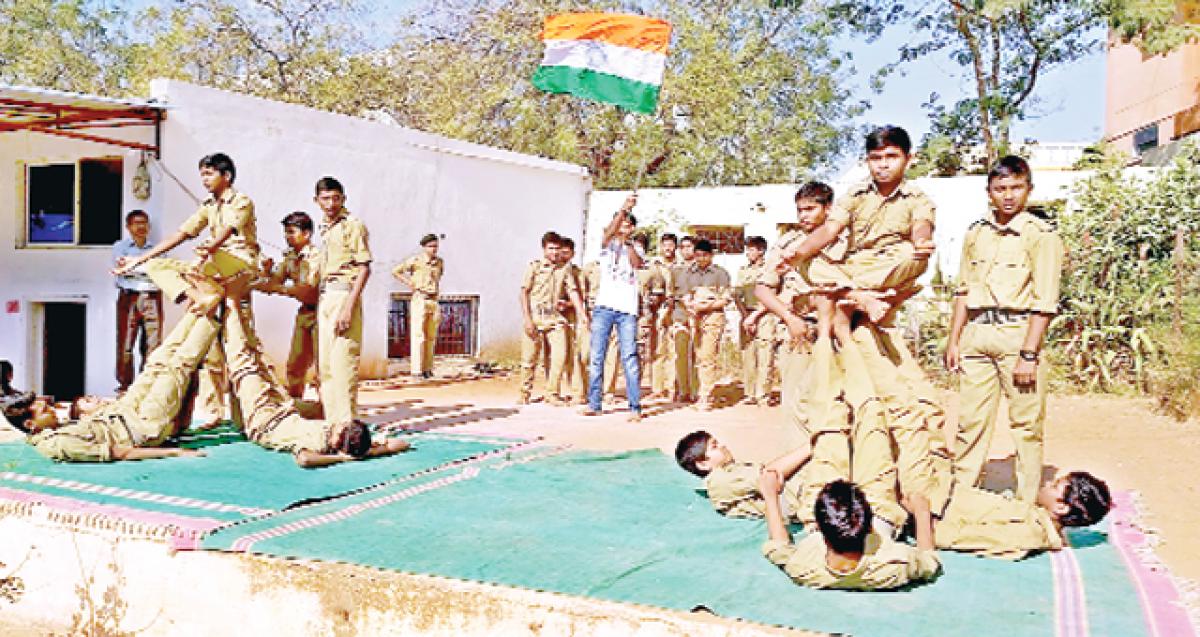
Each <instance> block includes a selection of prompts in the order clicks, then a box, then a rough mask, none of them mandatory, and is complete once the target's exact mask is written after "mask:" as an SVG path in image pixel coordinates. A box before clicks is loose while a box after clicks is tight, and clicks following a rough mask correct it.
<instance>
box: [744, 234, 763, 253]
mask: <svg viewBox="0 0 1200 637" xmlns="http://www.w3.org/2000/svg"><path fill="white" fill-rule="evenodd" d="M746 247H747V248H758V249H759V250H762V251H763V252H766V251H767V240H766V239H764V238H762V237H750V238H748V239H746Z"/></svg>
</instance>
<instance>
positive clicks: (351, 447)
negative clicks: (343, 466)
mask: <svg viewBox="0 0 1200 637" xmlns="http://www.w3.org/2000/svg"><path fill="white" fill-rule="evenodd" d="M337 449H338V451H341V452H342V453H345V454H348V455H349V456H350V457H352V458H366V457H367V452H368V451H370V450H371V430H370V429H369V428H368V427H367V424H366V423H364V422H363V421H361V420H355V421H354V422H351V423H350V424H349V425H347V426H346V427H345V428H343V429H342V432H341V434H339V435H338V439H337Z"/></svg>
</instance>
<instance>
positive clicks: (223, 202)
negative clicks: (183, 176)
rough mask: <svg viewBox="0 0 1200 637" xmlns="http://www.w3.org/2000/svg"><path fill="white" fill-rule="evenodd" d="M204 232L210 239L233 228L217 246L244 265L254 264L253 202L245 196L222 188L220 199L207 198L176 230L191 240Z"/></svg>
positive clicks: (255, 252)
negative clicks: (226, 237) (209, 234)
mask: <svg viewBox="0 0 1200 637" xmlns="http://www.w3.org/2000/svg"><path fill="white" fill-rule="evenodd" d="M205 228H208V230H209V232H210V233H211V234H212V236H214V237H215V236H217V235H218V234H220V233H222V232H224V231H225V229H226V228H233V234H231V235H229V238H228V239H226V240H225V243H223V244H221V249H222V250H224V251H225V252H228V253H229V254H231V255H233V256H235V257H237V258H239V259H241V260H243V261H245V262H246V263H249V264H256V263H258V231H257V229H256V224H255V221H254V202H253V201H251V200H250V198H249V197H247V196H246V195H245V194H243V193H240V192H238V191H236V190H234V189H233V188H226V189H225V191H224V192H222V193H221V196H220V197H214V196H212V195H209V196H208V198H207V199H205V200H204V202H203V203H201V204H200V207H199V208H197V209H196V212H194V213H192V216H190V217H188V218H187V219H186V220H185V221H184V222H183V225H182V226H180V227H179V230H180V231H181V232H183V233H184V234H186V235H188V236H189V237H192V238H195V237H197V236H199V234H200V231H201V230H203V229H205ZM255 267H258V266H255Z"/></svg>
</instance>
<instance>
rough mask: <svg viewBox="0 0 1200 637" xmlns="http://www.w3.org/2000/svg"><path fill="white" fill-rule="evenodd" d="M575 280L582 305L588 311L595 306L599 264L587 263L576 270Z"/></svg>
mask: <svg viewBox="0 0 1200 637" xmlns="http://www.w3.org/2000/svg"><path fill="white" fill-rule="evenodd" d="M575 276H576V280H577V281H578V282H579V293H580V294H582V295H583V300H584V303H586V304H587V307H588V308H589V309H591V308H593V307H595V306H596V294H597V293H599V292H600V262H599V261H589V262H588V263H587V264H585V265H584V266H583V267H582V268H577V269H576V274H575Z"/></svg>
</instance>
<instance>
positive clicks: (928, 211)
mask: <svg viewBox="0 0 1200 637" xmlns="http://www.w3.org/2000/svg"><path fill="white" fill-rule="evenodd" d="M936 217H937V207H936V206H934V205H933V200H932V199H930V198H929V196H928V195H926V194H925V193H923V192H921V193H918V194H917V195H916V196H915V197H913V207H912V222H913V225H916V223H917V222H918V221H928V222H929V224H930V225H936V224H937V219H936Z"/></svg>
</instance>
